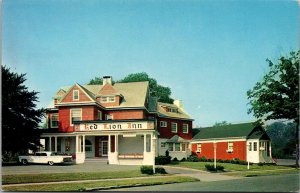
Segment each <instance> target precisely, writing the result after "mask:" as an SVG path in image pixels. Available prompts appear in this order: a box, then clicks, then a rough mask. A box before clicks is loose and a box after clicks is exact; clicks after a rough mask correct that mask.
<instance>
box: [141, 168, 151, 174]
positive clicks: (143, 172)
mask: <svg viewBox="0 0 300 193" xmlns="http://www.w3.org/2000/svg"><path fill="white" fill-rule="evenodd" d="M141 173H142V174H150V175H152V174H153V167H152V166H141Z"/></svg>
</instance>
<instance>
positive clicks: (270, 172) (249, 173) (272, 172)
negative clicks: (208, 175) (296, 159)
mask: <svg viewBox="0 0 300 193" xmlns="http://www.w3.org/2000/svg"><path fill="white" fill-rule="evenodd" d="M291 173H299V170H298V169H296V168H291V169H285V170H283V169H282V170H268V171H266V170H265V171H243V172H227V173H224V174H225V175H229V176H239V177H255V176H266V175H278V174H291Z"/></svg>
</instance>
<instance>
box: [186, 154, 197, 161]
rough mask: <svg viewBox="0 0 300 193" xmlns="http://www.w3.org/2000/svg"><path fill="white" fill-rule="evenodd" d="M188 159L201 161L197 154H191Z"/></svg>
mask: <svg viewBox="0 0 300 193" xmlns="http://www.w3.org/2000/svg"><path fill="white" fill-rule="evenodd" d="M187 161H189V162H199V161H200V159H199V158H198V157H197V156H195V155H190V156H189V157H188V158H187Z"/></svg>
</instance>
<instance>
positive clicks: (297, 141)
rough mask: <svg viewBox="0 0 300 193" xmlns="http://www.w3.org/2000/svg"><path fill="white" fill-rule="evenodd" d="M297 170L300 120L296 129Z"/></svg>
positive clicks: (297, 164) (297, 163) (297, 166)
mask: <svg viewBox="0 0 300 193" xmlns="http://www.w3.org/2000/svg"><path fill="white" fill-rule="evenodd" d="M296 168H299V120H298V121H297V128H296Z"/></svg>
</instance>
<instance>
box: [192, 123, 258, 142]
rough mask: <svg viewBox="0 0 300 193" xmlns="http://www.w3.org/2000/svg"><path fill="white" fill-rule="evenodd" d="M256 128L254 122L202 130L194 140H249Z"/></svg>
mask: <svg viewBox="0 0 300 193" xmlns="http://www.w3.org/2000/svg"><path fill="white" fill-rule="evenodd" d="M255 128H256V126H255V123H254V122H250V123H239V124H229V125H222V126H215V127H206V128H200V129H199V132H198V133H197V134H196V135H195V136H194V137H193V139H195V140H204V139H219V138H248V136H249V135H250V134H251V133H252V131H253V130H254V129H255Z"/></svg>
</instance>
